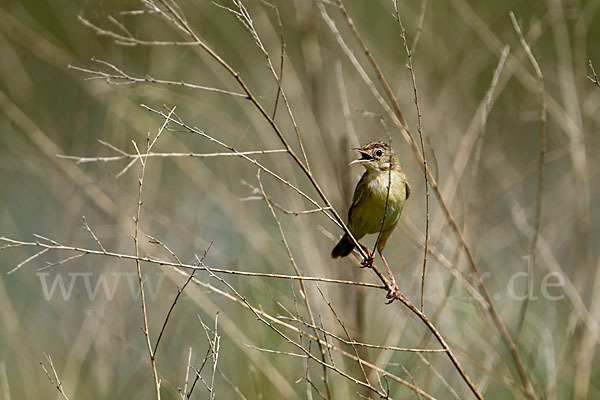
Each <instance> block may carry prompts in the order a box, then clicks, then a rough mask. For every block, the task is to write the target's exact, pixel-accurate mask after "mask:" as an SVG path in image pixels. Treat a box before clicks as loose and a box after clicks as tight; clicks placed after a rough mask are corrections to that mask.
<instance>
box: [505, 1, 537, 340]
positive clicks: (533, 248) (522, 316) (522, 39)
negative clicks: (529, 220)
mask: <svg viewBox="0 0 600 400" xmlns="http://www.w3.org/2000/svg"><path fill="white" fill-rule="evenodd" d="M509 15H510V19H511V21H512V24H513V27H514V28H515V32H517V35H518V36H519V40H520V42H521V45H522V46H523V49H524V50H525V53H526V54H527V57H528V58H529V61H530V62H531V65H532V66H533V69H534V70H535V75H536V77H537V79H538V96H539V98H540V120H541V122H540V152H539V154H540V155H539V161H538V185H537V199H536V206H535V223H534V233H533V240H532V243H531V265H532V267H533V268H535V257H536V254H537V243H538V239H539V236H540V223H541V217H542V195H543V189H544V162H545V156H546V96H545V94H546V91H545V88H544V75H543V74H542V69H541V68H540V66H539V64H538V63H537V61H536V59H535V57H534V55H533V53H532V51H531V49H530V48H529V45H528V44H527V41H525V37H524V36H523V33H522V32H521V28H520V27H519V23H518V22H517V18H516V17H515V14H514V13H513V12H512V11H510V12H509ZM532 279H533V277H532V276H531V274H528V283H527V294H526V296H525V300H524V302H523V305H522V306H521V313H520V316H519V324H518V326H517V330H516V334H515V341H518V338H519V334H520V333H521V329H522V327H523V323H524V322H525V315H526V313H527V305H528V304H529V297H530V296H529V288H530V287H531V285H530V281H531V280H532Z"/></svg>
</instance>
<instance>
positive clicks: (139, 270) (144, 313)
mask: <svg viewBox="0 0 600 400" xmlns="http://www.w3.org/2000/svg"><path fill="white" fill-rule="evenodd" d="M174 111H175V107H173V109H172V110H171V111H170V112H169V118H166V119H165V121H164V123H163V124H162V126H161V127H160V129H159V130H158V133H157V134H156V136H155V137H154V139H153V140H152V142H150V138H149V137H148V139H147V142H146V154H149V153H150V150H152V147H153V146H154V144H155V143H156V141H157V140H158V138H159V137H160V136H161V134H162V132H163V131H164V129H165V128H166V126H167V124H168V123H169V119H170V117H171V115H172V114H173V112H174ZM133 145H134V147H135V149H136V151H137V153H138V154H139V149H138V147H137V144H136V143H135V142H133ZM139 160H140V164H141V166H142V168H141V171H140V178H139V180H138V199H137V212H136V216H135V219H134V221H135V230H134V234H133V241H134V244H135V256H136V261H135V265H136V268H137V274H138V283H139V286H140V298H141V305H142V316H143V322H144V326H143V331H144V336H145V338H146V347H147V348H148V355H149V357H150V365H151V367H152V375H153V377H154V389H155V391H156V399H157V400H160V380H159V378H158V371H157V370H156V356H155V354H154V350H153V349H152V343H151V340H150V331H149V330H148V312H147V307H146V296H145V294H144V280H143V278H142V266H141V262H140V259H139V257H140V247H139V240H138V233H139V226H140V214H141V212H142V187H143V184H144V175H145V172H146V161H144V160H146V159H143V158H142V157H141V155H140V157H139ZM104 253H106V251H104ZM167 319H168V317H167ZM165 325H166V323H165ZM163 328H164V325H163ZM157 343H158V342H157Z"/></svg>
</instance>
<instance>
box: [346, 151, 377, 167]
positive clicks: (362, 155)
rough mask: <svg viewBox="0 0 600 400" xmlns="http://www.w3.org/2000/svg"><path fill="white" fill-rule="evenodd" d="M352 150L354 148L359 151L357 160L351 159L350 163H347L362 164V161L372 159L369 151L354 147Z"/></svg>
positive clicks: (365, 161)
mask: <svg viewBox="0 0 600 400" xmlns="http://www.w3.org/2000/svg"><path fill="white" fill-rule="evenodd" d="M352 150H356V151H358V152H359V153H360V158H359V159H358V160H354V161H352V162H351V163H350V164H348V165H352V164H364V163H368V162H369V161H373V157H371V155H370V154H369V153H367V152H366V151H364V150H362V149H360V148H358V147H355V148H353V149H352Z"/></svg>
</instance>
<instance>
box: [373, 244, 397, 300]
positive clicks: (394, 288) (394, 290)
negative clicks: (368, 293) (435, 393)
mask: <svg viewBox="0 0 600 400" xmlns="http://www.w3.org/2000/svg"><path fill="white" fill-rule="evenodd" d="M377 251H378V252H379V256H380V257H381V260H382V261H383V265H385V269H386V270H387V273H388V275H389V276H390V291H389V292H388V294H387V296H386V297H387V298H388V299H392V300H393V299H399V298H400V297H401V294H400V289H399V288H398V285H396V280H395V279H394V275H393V274H392V270H391V269H390V266H389V265H388V263H387V261H386V259H385V257H384V256H383V253H382V252H381V250H379V249H377Z"/></svg>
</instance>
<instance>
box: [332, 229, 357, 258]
mask: <svg viewBox="0 0 600 400" xmlns="http://www.w3.org/2000/svg"><path fill="white" fill-rule="evenodd" d="M352 250H354V242H353V241H352V239H350V236H348V234H346V235H344V237H342V238H341V239H340V241H339V242H338V244H336V245H335V247H334V248H333V250H332V251H331V257H332V258H336V257H346V256H347V255H348V254H350V253H352Z"/></svg>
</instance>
